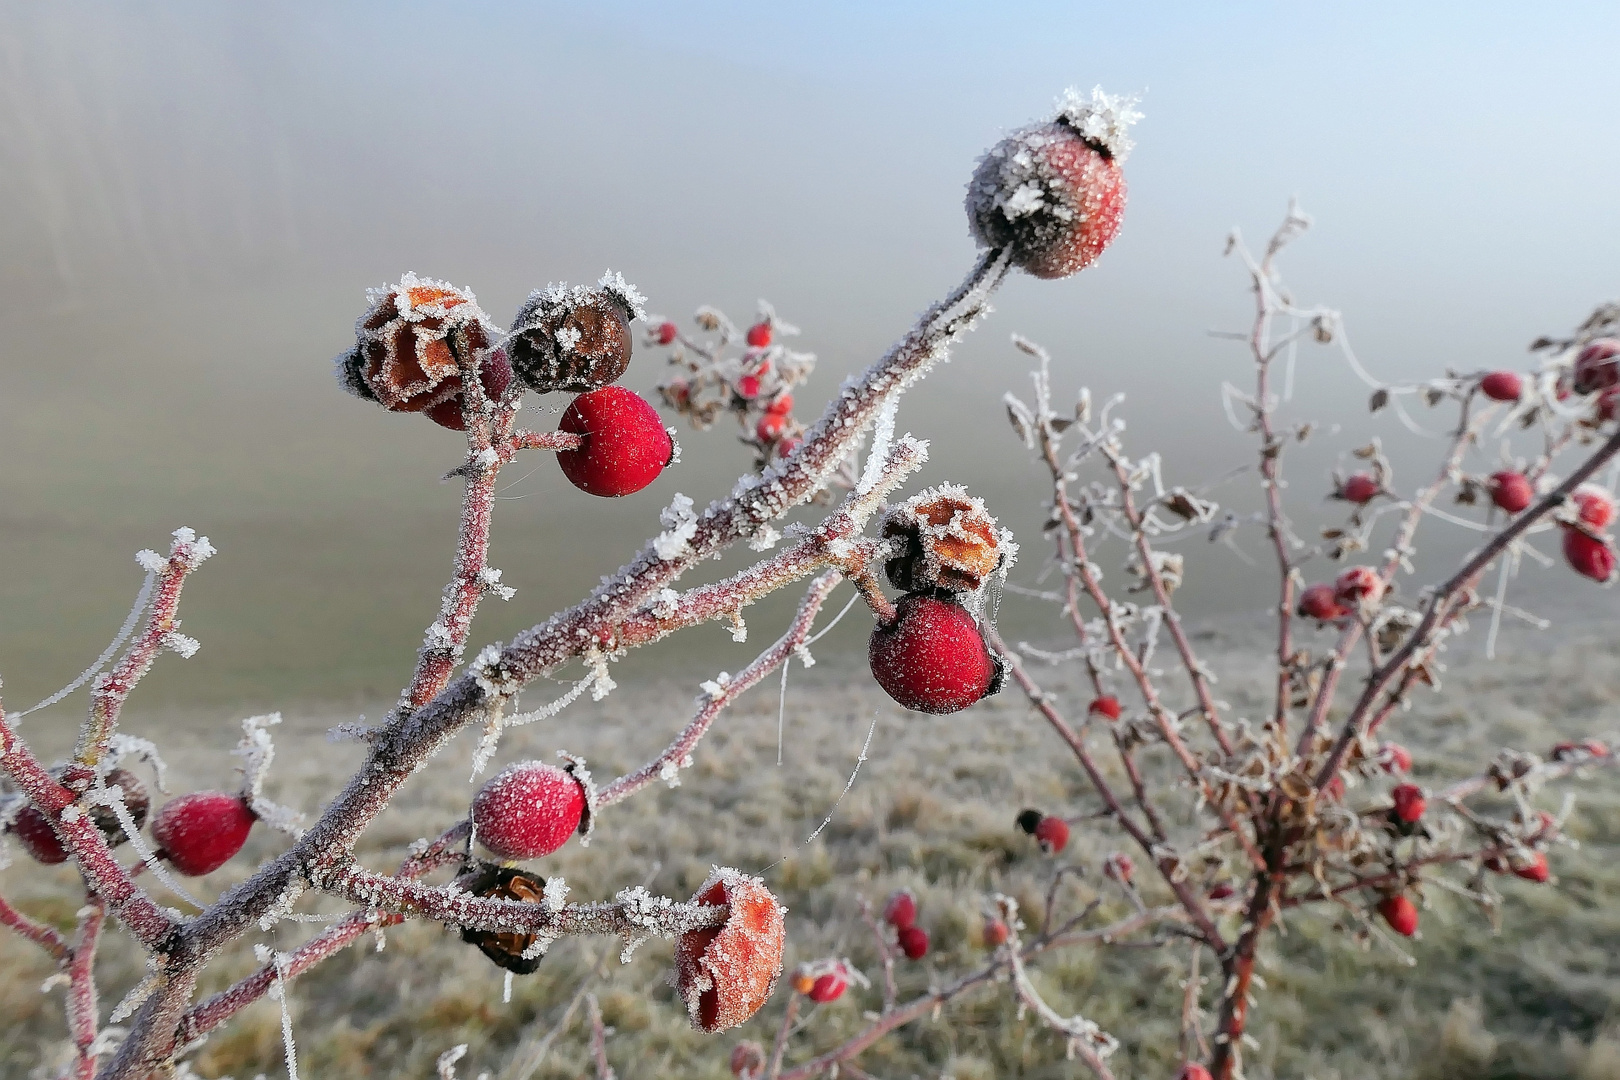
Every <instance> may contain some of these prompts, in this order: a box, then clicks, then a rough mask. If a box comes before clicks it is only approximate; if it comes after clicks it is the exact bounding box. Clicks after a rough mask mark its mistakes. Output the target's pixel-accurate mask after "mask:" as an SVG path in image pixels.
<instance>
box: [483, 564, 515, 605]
mask: <svg viewBox="0 0 1620 1080" xmlns="http://www.w3.org/2000/svg"><path fill="white" fill-rule="evenodd" d="M478 583H479V585H481V586H483V589H484V591H485V592H486V593H494V594H495V595H496V596H499V597H500V598H501V599H502V600H510V599H512V597H514V596H516V595H517V590H516V589H514V588H512V587H511V586H510V585H502V584H501V572H500V571H499V570H497V569H495V568H494V567H493V566H486V567H484V568H483V569H482V570H480V571H478Z"/></svg>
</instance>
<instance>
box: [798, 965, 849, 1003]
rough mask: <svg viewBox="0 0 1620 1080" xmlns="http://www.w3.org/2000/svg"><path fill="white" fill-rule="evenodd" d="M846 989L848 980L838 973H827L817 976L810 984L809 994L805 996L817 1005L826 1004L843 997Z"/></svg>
mask: <svg viewBox="0 0 1620 1080" xmlns="http://www.w3.org/2000/svg"><path fill="white" fill-rule="evenodd" d="M847 989H849V980H848V979H846V978H845V977H844V976H843V975H842V974H841V973H839V972H836V971H829V972H827V974H825V975H821V976H818V977H817V978H816V981H815V982H814V983H812V984H810V992H809V993H808V994H806V995H805V996H806V997H808V998H809V999H810V1000H811V1001H814V1002H816V1003H817V1004H826V1003H827V1002H829V1001H837V1000H838V999H839V998H841V997H843V996H844V991H845V990H847Z"/></svg>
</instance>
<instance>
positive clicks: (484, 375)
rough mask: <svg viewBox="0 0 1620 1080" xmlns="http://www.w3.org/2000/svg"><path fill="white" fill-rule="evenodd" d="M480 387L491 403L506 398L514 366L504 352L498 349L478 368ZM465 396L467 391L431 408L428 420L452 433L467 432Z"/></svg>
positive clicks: (487, 356)
mask: <svg viewBox="0 0 1620 1080" xmlns="http://www.w3.org/2000/svg"><path fill="white" fill-rule="evenodd" d="M478 385H479V386H481V387H482V388H483V390H484V396H485V397H486V398H488V399H489V400H491V401H499V400H500V399H501V398H503V397H505V396H506V391H507V389H508V388H509V387H510V386H511V385H512V364H511V361H509V360H507V358H506V354H505V353H504V352H502V351H501V350H499V349H496V350H495V351H493V352H491V353H488V354H486V355H485V357H484V362H483V363H482V364H480V365H479V367H478ZM465 396H466V395H465V391H458V392H457V393H456V396H455V397H452V398H446V399H445V400H444V401H441V402H439V403H438V404H437V405H432V406H429V407H428V409H427V417H428V419H429V420H432V421H433V422H434V423H435V424H438V425H439V426H440V427H443V428H449V429H450V430H451V431H466V430H467V417H466V412H465V410H464V409H463V408H462V399H463V398H464V397H465Z"/></svg>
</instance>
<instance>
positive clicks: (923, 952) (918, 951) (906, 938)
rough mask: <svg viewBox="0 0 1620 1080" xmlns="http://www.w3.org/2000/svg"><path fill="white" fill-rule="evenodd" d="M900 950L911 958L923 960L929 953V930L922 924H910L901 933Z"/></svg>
mask: <svg viewBox="0 0 1620 1080" xmlns="http://www.w3.org/2000/svg"><path fill="white" fill-rule="evenodd" d="M899 941H900V951H901V952H903V953H905V954H906V957H907V958H908V959H911V960H921V959H922V958H923V957H925V956H927V955H928V931H926V930H924V929H923V928H922V927H920V926H908V927H906V928H905V929H904V930H902V931H900V934H899Z"/></svg>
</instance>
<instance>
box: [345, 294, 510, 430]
mask: <svg viewBox="0 0 1620 1080" xmlns="http://www.w3.org/2000/svg"><path fill="white" fill-rule="evenodd" d="M366 299H367V301H368V302H369V303H370V305H371V306H370V307H369V308H368V309H367V310H366V313H365V314H364V315H362V316H361V317H360V319H359V321H358V322H356V324H355V346H354V348H353V349H351V350H350V351H349V352H347V353H344V354H343V355H342V356H340V357H339V358H338V381H339V382H341V383H342V384H343V387H344V389H346V390H348V391H349V392H350V393H352V394H355V395H356V396H358V397H363V398H366V399H367V400H370V401H375V402H377V403H378V404H380V405H381V406H382V407H383V408H385V409H387V410H389V411H390V412H423V411H425V410H428V409H431V408H433V407H434V406H435V405H440V404H443V403H444V402H447V401H449V400H451V399H452V398H455V397H457V396H458V395H459V394H460V393H461V392H462V385H461V376H462V371H463V369H464V366H465V370H471V365H473V364H474V363H479V362H480V358H481V357H483V356H484V354H485V353H486V351H487V350H489V348H490V347H491V345H492V344H493V343H494V341H495V338H496V337H497V331H496V330H495V328H494V326H493V325H492V324H491V323H490V321H489V318H488V317H487V316H486V315H485V314H484V313H483V311H481V310H480V309H479V307H478V301H477V298H476V297H474V296H473V294H472V293H471V292H470V291H468V290H466V289H458V288H456V287H455V286H454V285H451V284H449V283H448V282H444V281H434V280H433V279H431V278H418V277H417V276H416V275H415V274H406V275H405V276H403V277H401V278H400V279H399V284H397V285H390V286H385V287H384V288H381V289H368V290H367V291H366Z"/></svg>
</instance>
